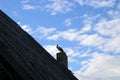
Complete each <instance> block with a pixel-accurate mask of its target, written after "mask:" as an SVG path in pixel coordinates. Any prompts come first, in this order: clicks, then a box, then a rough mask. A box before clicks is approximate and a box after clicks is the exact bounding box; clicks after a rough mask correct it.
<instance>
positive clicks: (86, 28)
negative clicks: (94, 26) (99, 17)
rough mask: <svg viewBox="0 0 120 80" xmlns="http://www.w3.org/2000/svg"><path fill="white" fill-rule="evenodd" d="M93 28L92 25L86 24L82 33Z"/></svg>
mask: <svg viewBox="0 0 120 80" xmlns="http://www.w3.org/2000/svg"><path fill="white" fill-rule="evenodd" d="M90 30H91V25H89V24H88V25H85V26H84V27H83V28H82V29H81V31H80V32H81V33H85V32H88V31H90Z"/></svg>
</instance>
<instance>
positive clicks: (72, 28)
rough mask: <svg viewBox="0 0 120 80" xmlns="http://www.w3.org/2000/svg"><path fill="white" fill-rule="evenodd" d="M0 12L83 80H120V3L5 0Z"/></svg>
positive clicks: (106, 0) (113, 0)
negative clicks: (60, 57)
mask: <svg viewBox="0 0 120 80" xmlns="http://www.w3.org/2000/svg"><path fill="white" fill-rule="evenodd" d="M0 9H1V10H2V11H4V12H5V13H6V14H7V15H8V16H9V17H11V18H12V19H13V20H14V21H15V22H17V23H18V24H19V25H20V27H21V28H22V29H23V30H25V31H26V32H28V33H29V34H30V35H31V36H32V37H33V38H34V39H35V40H37V42H39V43H40V44H41V45H42V46H43V47H44V48H45V49H46V50H47V51H48V52H49V53H50V54H51V55H52V56H53V57H54V58H56V53H57V52H58V50H57V49H56V44H59V45H60V46H61V47H62V48H63V49H64V51H65V52H66V54H67V56H68V62H69V69H70V70H71V71H72V72H73V73H74V75H75V76H76V77H77V78H78V79H79V80H119V79H120V0H10V1H8V0H1V1H0Z"/></svg>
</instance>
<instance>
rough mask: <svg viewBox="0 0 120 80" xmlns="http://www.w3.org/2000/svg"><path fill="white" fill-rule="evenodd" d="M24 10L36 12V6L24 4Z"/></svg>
mask: <svg viewBox="0 0 120 80" xmlns="http://www.w3.org/2000/svg"><path fill="white" fill-rule="evenodd" d="M22 8H23V10H35V9H36V7H35V6H33V5H29V4H24V5H23V6H22Z"/></svg>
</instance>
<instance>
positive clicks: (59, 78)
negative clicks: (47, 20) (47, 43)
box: [0, 10, 78, 80]
mask: <svg viewBox="0 0 120 80" xmlns="http://www.w3.org/2000/svg"><path fill="white" fill-rule="evenodd" d="M0 80H78V79H77V78H76V77H75V76H74V75H73V74H72V72H71V71H70V70H68V69H67V68H66V67H64V66H62V65H60V64H59V63H57V61H56V60H55V59H54V58H53V57H52V56H51V55H50V54H49V53H48V52H47V51H46V50H45V49H44V48H43V47H42V46H41V45H40V44H38V43H37V42H36V41H35V40H34V39H33V38H32V37H31V36H30V35H29V34H28V33H26V32H25V31H23V30H22V29H21V28H20V27H19V25H18V24H16V23H15V22H14V21H13V20H12V19H10V18H9V17H8V16H7V15H6V14H5V13H3V12H2V11H1V10H0Z"/></svg>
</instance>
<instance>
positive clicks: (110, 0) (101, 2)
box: [75, 0, 115, 8]
mask: <svg viewBox="0 0 120 80" xmlns="http://www.w3.org/2000/svg"><path fill="white" fill-rule="evenodd" d="M75 1H76V2H78V3H79V4H80V5H81V6H82V5H88V6H92V7H94V8H101V7H112V6H114V4H115V0H75Z"/></svg>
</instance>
